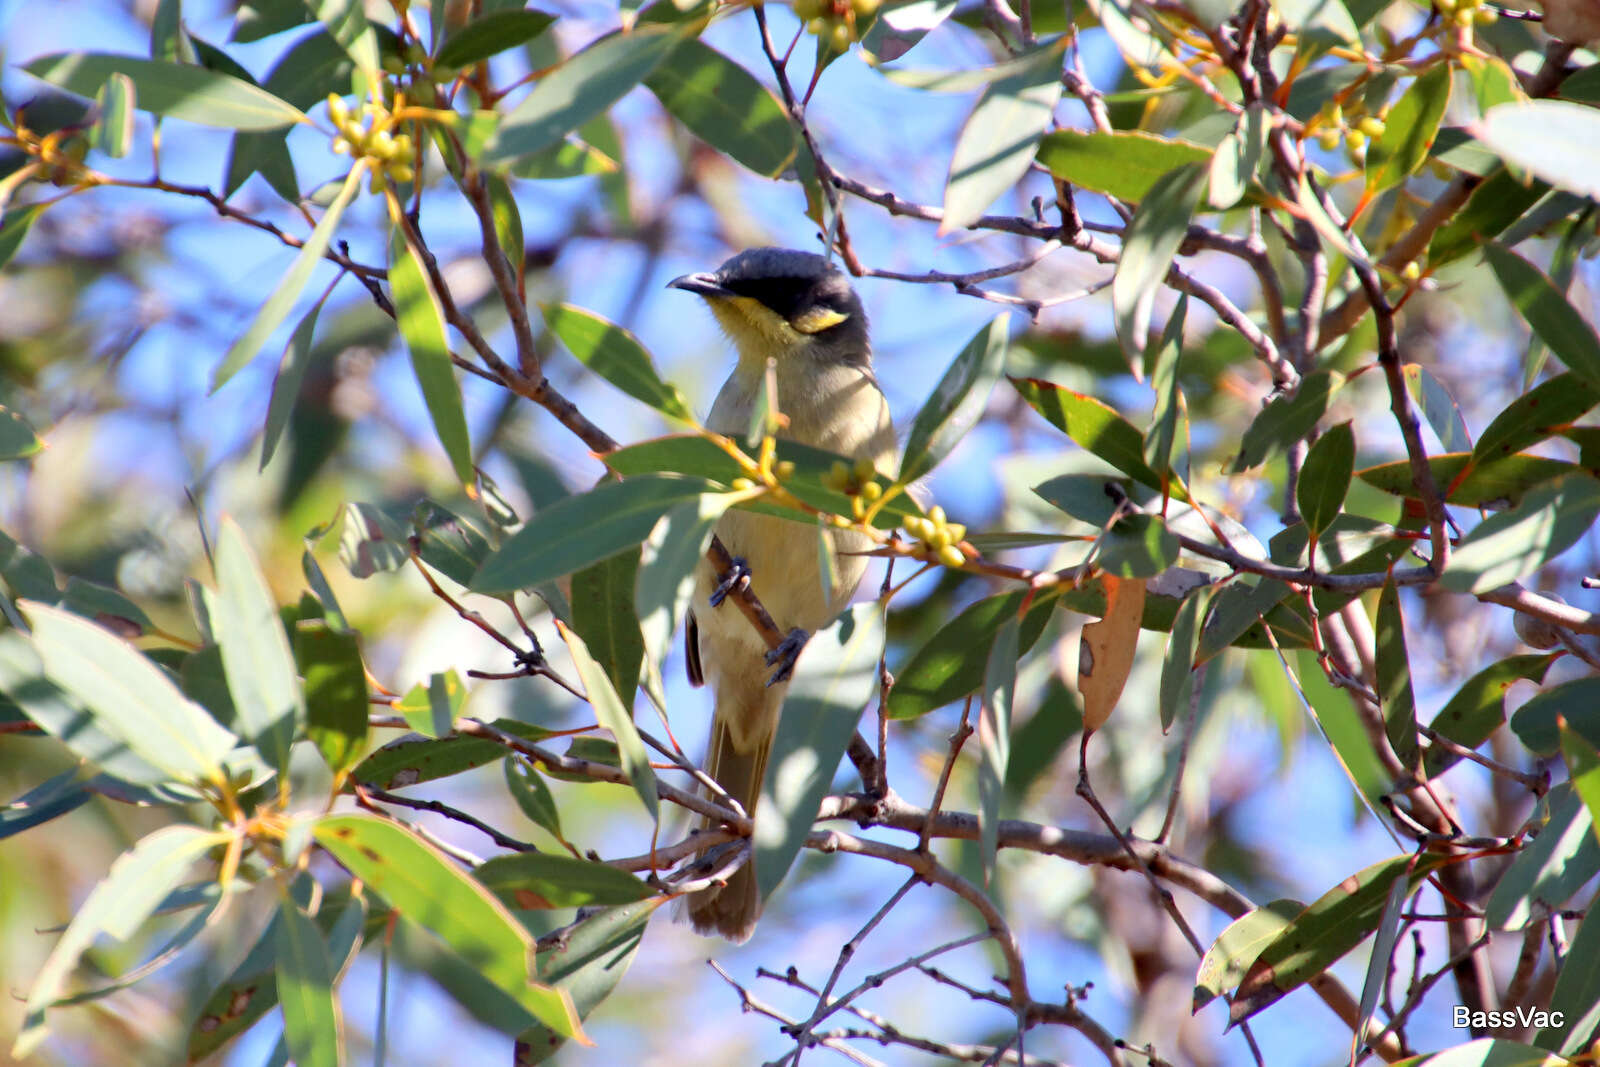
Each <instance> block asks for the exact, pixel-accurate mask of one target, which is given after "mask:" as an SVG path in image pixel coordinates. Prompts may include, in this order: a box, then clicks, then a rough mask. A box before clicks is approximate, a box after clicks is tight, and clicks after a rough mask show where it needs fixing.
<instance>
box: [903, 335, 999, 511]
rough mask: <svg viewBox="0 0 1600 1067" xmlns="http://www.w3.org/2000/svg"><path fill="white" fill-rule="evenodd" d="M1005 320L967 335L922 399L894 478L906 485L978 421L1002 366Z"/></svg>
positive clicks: (949, 448) (933, 462) (945, 454)
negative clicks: (949, 362) (959, 349)
mask: <svg viewBox="0 0 1600 1067" xmlns="http://www.w3.org/2000/svg"><path fill="white" fill-rule="evenodd" d="M1008 326H1009V316H1006V315H996V316H995V317H994V318H993V319H990V320H989V325H988V326H986V327H984V328H983V329H981V330H979V331H978V332H977V333H975V334H973V335H972V340H970V341H968V342H967V344H966V347H965V348H963V349H962V350H961V351H960V352H959V353H957V354H956V358H955V359H954V360H953V361H952V362H951V364H950V366H949V367H948V368H947V369H946V370H945V372H944V377H942V378H940V379H939V384H938V385H936V386H934V387H933V393H932V394H931V395H930V396H929V397H928V399H927V400H925V401H923V404H922V409H921V410H920V411H918V412H917V417H916V418H915V419H913V420H912V422H911V432H910V434H909V435H908V436H907V437H906V450H905V455H904V457H902V459H901V460H900V473H899V474H898V475H896V478H895V480H896V481H898V482H900V483H902V484H909V483H910V482H913V481H915V480H916V479H918V478H920V477H922V476H923V475H924V474H926V473H928V472H929V471H931V470H932V469H933V468H934V467H936V466H938V464H939V461H940V460H942V459H944V457H945V456H948V455H949V454H950V450H951V449H953V448H955V446H956V443H957V442H959V441H960V440H961V438H963V437H964V436H966V433H967V431H968V430H970V429H971V428H972V427H973V425H974V424H976V423H977V421H978V419H979V417H980V416H982V414H983V411H984V408H986V407H988V405H989V393H990V392H991V391H992V390H993V389H994V383H995V382H996V381H998V380H999V378H1000V372H1001V370H1003V369H1004V367H1005V362H1006V345H1007V341H1008V339H1009V333H1008V332H1007V327H1008Z"/></svg>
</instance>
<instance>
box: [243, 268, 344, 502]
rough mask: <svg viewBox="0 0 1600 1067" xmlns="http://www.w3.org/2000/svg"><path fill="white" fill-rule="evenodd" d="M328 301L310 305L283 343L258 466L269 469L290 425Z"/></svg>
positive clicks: (273, 380)
mask: <svg viewBox="0 0 1600 1067" xmlns="http://www.w3.org/2000/svg"><path fill="white" fill-rule="evenodd" d="M325 303H327V298H326V297H324V298H323V299H322V300H319V301H317V302H316V303H315V304H313V305H311V310H310V311H308V312H306V314H305V317H304V318H302V319H301V320H300V325H298V326H296V327H295V328H294V333H293V334H291V335H290V337H289V343H288V344H287V345H285V346H284V349H283V359H281V360H280V361H279V362H278V373H277V375H276V376H274V377H273V379H272V396H271V398H270V399H269V400H268V401H267V422H266V425H265V426H264V427H263V428H262V431H261V466H260V467H259V468H257V469H258V470H266V469H267V464H268V463H270V462H271V461H272V454H273V453H274V452H276V451H277V449H278V441H279V440H281V439H282V437H283V431H284V429H285V428H286V427H287V426H288V425H289V416H290V415H291V414H293V412H294V402H295V398H296V397H298V396H299V395H300V383H301V382H303V381H305V377H306V370H307V369H308V368H309V367H310V366H311V353H312V349H311V344H312V341H313V340H315V338H316V332H317V316H318V315H319V314H321V313H322V305H323V304H325Z"/></svg>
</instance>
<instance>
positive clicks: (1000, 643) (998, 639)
mask: <svg viewBox="0 0 1600 1067" xmlns="http://www.w3.org/2000/svg"><path fill="white" fill-rule="evenodd" d="M1019 640H1020V628H1019V626H1018V623H1017V617H1016V616H1015V615H1012V616H1010V617H1009V618H1007V619H1006V621H1005V622H1003V623H1001V624H1000V629H999V631H998V632H997V633H996V634H995V635H994V644H993V645H991V646H990V648H989V659H988V663H987V664H986V665H985V666H984V670H983V705H982V708H981V710H980V712H979V716H978V753H979V757H978V758H979V761H980V762H979V764H978V847H979V850H980V853H981V855H982V856H983V880H984V884H985V885H990V886H992V885H993V884H994V874H995V857H996V854H997V852H998V849H999V844H1000V801H1001V799H1002V798H1003V797H1004V795H1005V781H1006V769H1007V767H1008V766H1009V764H1010V762H1011V709H1012V704H1013V702H1014V701H1015V699H1016V689H1017V657H1018V656H1019V655H1021V653H1020V652H1019V650H1018V647H1017V646H1018V642H1019Z"/></svg>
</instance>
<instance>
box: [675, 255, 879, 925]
mask: <svg viewBox="0 0 1600 1067" xmlns="http://www.w3.org/2000/svg"><path fill="white" fill-rule="evenodd" d="M670 284H671V285H672V286H673V287H675V288H678V289H684V290H687V291H688V292H691V293H696V294H698V295H699V296H701V297H702V298H704V299H705V301H706V303H707V304H708V305H710V307H711V311H712V313H713V314H714V315H715V316H716V318H717V322H718V323H719V324H720V325H721V326H722V329H723V331H724V332H726V333H727V335H728V337H729V338H730V339H731V340H732V341H733V344H734V347H735V348H736V349H738V354H739V362H738V364H737V365H736V366H735V367H734V369H733V373H732V374H731V375H729V376H728V380H727V381H726V382H724V383H723V386H722V390H721V391H720V392H719V393H718V394H717V398H716V401H715V402H714V403H713V404H712V405H711V414H710V415H709V416H708V417H707V419H706V425H707V427H708V428H710V429H712V430H715V431H717V432H718V433H723V434H727V435H728V436H730V437H743V436H744V435H745V434H746V433H747V431H748V429H749V427H750V421H751V418H752V416H753V414H754V412H755V410H756V404H757V401H758V398H760V396H761V394H762V391H763V389H764V388H765V384H764V383H765V378H766V368H767V361H768V359H769V358H770V359H771V360H773V361H774V362H775V363H776V368H777V373H776V377H777V401H778V403H777V407H778V410H779V411H781V412H782V414H783V416H784V418H785V419H786V420H787V424H786V425H785V426H784V428H783V429H782V430H781V431H780V433H779V436H780V437H782V438H788V439H790V440H794V441H799V442H802V443H804V444H808V445H812V446H814V447H817V448H824V449H827V450H829V451H832V452H837V453H839V454H841V455H844V456H848V457H850V458H852V459H861V458H866V459H869V460H871V461H872V463H873V465H874V466H875V467H876V468H878V469H879V470H881V471H889V470H891V469H892V468H891V466H890V464H891V462H892V460H893V458H894V452H895V440H894V427H893V426H892V425H891V424H890V422H889V405H888V402H887V401H886V400H885V399H884V396H883V392H882V390H881V389H879V388H878V381H877V379H876V378H875V377H873V374H872V348H871V345H870V344H869V342H868V340H867V316H866V313H865V312H864V311H863V310H862V308H861V300H860V298H859V297H857V296H856V293H855V290H854V289H852V288H851V287H850V282H849V280H848V279H847V278H846V277H845V275H844V274H843V272H841V271H840V270H839V269H838V268H837V267H835V266H834V265H833V264H831V263H829V262H828V261H827V260H826V259H824V258H823V257H822V256H819V255H814V254H812V253H810V252H796V251H792V250H790V249H786V248H752V249H749V250H748V251H745V252H741V253H739V254H738V255H736V256H734V257H733V258H732V259H730V260H728V261H727V262H726V263H724V264H723V265H722V266H721V267H719V268H717V270H715V271H713V272H711V273H702V274H686V275H684V276H683V277H681V278H677V279H675V280H673V281H672V282H671V283H670ZM717 536H718V537H720V538H721V539H722V543H723V544H724V545H725V546H727V549H728V551H729V552H730V553H732V554H733V555H734V556H735V557H736V559H737V560H738V561H739V563H740V564H741V568H740V571H739V573H738V574H735V575H719V574H715V573H713V570H712V567H711V565H710V564H709V563H707V562H706V561H704V560H702V561H701V563H700V568H699V571H698V572H697V574H696V590H697V594H698V595H697V596H696V599H695V603H696V605H697V609H696V610H695V611H693V612H691V613H690V615H689V623H688V635H687V636H688V662H689V680H690V681H691V682H693V683H694V684H695V685H700V684H702V683H703V682H705V681H710V683H711V686H712V690H713V692H714V693H715V695H716V713H715V717H714V718H713V719H712V723H711V744H710V747H709V749H708V750H707V756H706V770H707V772H708V773H709V774H710V775H711V776H712V778H714V779H715V780H716V781H717V783H718V784H719V785H720V786H722V788H723V789H725V790H727V791H728V793H729V795H731V796H732V797H734V798H735V799H736V800H738V801H739V803H740V804H742V805H743V806H744V809H745V811H746V812H748V813H750V815H751V816H754V815H755V810H756V801H757V798H758V797H759V796H760V793H761V782H762V779H763V778H764V777H765V775H766V771H767V757H768V756H769V755H770V753H771V751H772V739H773V735H774V734H775V733H776V732H777V729H778V716H779V713H780V712H781V710H782V707H783V697H784V693H785V691H786V690H787V689H788V683H787V681H779V682H777V683H776V684H770V685H769V680H770V679H771V678H772V677H774V676H777V677H779V678H782V677H783V676H784V675H785V674H786V671H785V669H784V668H785V667H786V666H787V665H789V664H792V662H793V656H794V655H795V654H797V652H798V648H799V646H800V645H801V644H803V642H804V640H805V635H806V634H808V633H812V632H815V631H817V630H819V629H822V628H823V627H825V626H827V625H828V624H829V623H831V622H832V621H833V620H834V619H835V618H837V617H838V615H839V614H840V613H841V612H842V611H844V609H845V607H846V606H848V604H849V602H850V598H851V596H852V595H853V594H854V593H855V588H856V584H857V583H858V582H859V581H860V580H861V575H862V572H863V571H864V570H866V559H865V558H863V557H861V556H857V555H841V554H840V553H841V552H843V553H849V552H858V551H862V550H865V549H867V548H869V547H870V545H871V542H870V540H869V539H868V538H867V537H866V536H865V535H863V534H861V533H858V532H853V531H850V530H837V529H834V530H830V531H829V533H828V536H829V537H831V538H832V541H833V548H834V555H835V561H834V571H833V579H832V581H831V582H830V583H829V587H828V588H827V589H824V588H823V584H822V582H823V579H822V567H821V564H820V562H819V560H818V558H817V541H816V539H817V527H816V525H815V524H814V523H809V522H804V521H790V520H787V519H780V518H776V517H774V516H770V515H757V514H755V513H753V512H749V511H739V510H733V511H729V512H727V513H726V514H725V515H723V517H722V519H721V521H720V522H718V524H717ZM744 573H748V575H749V577H750V582H751V588H752V590H753V591H754V592H755V595H756V596H757V597H758V598H759V599H760V600H761V603H762V604H763V605H764V606H765V607H766V609H767V611H768V612H769V613H770V614H771V615H772V618H773V621H774V622H776V623H777V624H778V626H779V627H780V628H782V629H783V630H784V631H785V632H788V633H789V634H790V640H789V641H786V642H785V647H784V648H783V649H780V650H779V654H777V655H775V656H773V657H769V655H768V651H767V647H766V644H765V642H764V641H763V640H762V639H761V637H760V635H759V634H757V633H756V630H755V628H754V627H753V626H751V625H750V622H749V620H748V619H746V618H745V617H744V616H743V615H742V614H741V613H740V612H739V611H737V610H736V609H735V608H733V607H732V606H731V605H730V606H727V607H722V608H718V607H715V606H712V607H707V606H705V605H707V603H708V602H711V603H713V604H715V603H716V602H718V601H720V599H721V598H720V596H715V594H717V593H718V592H719V591H722V592H725V591H726V588H727V586H728V585H729V584H730V583H731V582H732V581H733V580H734V579H736V578H738V577H740V576H741V575H742V574H744ZM785 660H787V663H785V662H784V661H785ZM774 662H776V663H777V664H778V666H777V672H776V675H775V672H774V671H773V669H772V667H771V666H770V665H771V664H772V663H774ZM760 912H761V900H760V897H759V895H758V893H757V889H756V879H755V870H754V865H753V864H750V863H747V864H745V865H744V866H742V867H740V868H739V869H738V871H736V872H735V873H734V874H733V875H732V876H731V877H730V878H729V879H728V883H727V885H726V886H724V887H721V888H715V889H707V890H704V891H702V892H699V893H696V894H693V895H692V896H691V897H690V898H689V920H690V922H691V923H692V924H693V925H694V928H695V930H697V931H698V932H700V933H703V934H710V933H717V934H721V935H722V936H724V937H726V938H729V939H730V940H733V941H744V940H746V939H748V938H749V936H750V934H751V932H752V931H753V930H754V929H755V924H756V918H757V917H758V916H759V915H760Z"/></svg>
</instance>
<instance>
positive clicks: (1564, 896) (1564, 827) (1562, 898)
mask: <svg viewBox="0 0 1600 1067" xmlns="http://www.w3.org/2000/svg"><path fill="white" fill-rule="evenodd" d="M1549 799H1550V819H1549V821H1548V822H1546V823H1545V825H1544V829H1542V830H1540V831H1539V836H1538V837H1535V838H1534V839H1533V841H1532V842H1531V843H1530V844H1529V845H1528V846H1527V847H1526V848H1524V849H1523V850H1522V851H1521V852H1519V853H1517V855H1516V856H1515V857H1514V858H1513V859H1512V861H1511V865H1510V866H1509V867H1507V868H1506V870H1505V873H1504V874H1502V875H1501V876H1500V881H1499V882H1498V883H1496V885H1495V887H1494V892H1492V893H1490V894H1489V900H1488V902H1487V903H1486V904H1485V905H1484V907H1483V918H1484V921H1485V922H1486V923H1488V924H1489V926H1490V927H1491V928H1492V929H1495V930H1520V929H1522V927H1524V926H1526V925H1527V924H1528V923H1529V922H1531V921H1533V920H1535V919H1537V918H1540V917H1542V916H1544V915H1545V914H1547V913H1548V912H1549V911H1555V910H1559V909H1560V908H1561V907H1562V906H1563V905H1565V904H1566V902H1567V901H1568V900H1570V899H1571V898H1572V895H1573V894H1574V893H1576V892H1577V891H1578V890H1579V889H1582V888H1583V886H1584V883H1586V882H1588V881H1589V879H1591V878H1593V877H1594V876H1595V875H1596V874H1600V839H1597V838H1596V836H1595V824H1594V819H1593V817H1592V816H1591V815H1590V813H1589V808H1588V807H1587V806H1586V805H1585V804H1584V802H1583V799H1582V798H1581V797H1580V796H1579V795H1578V794H1577V793H1576V792H1575V791H1573V790H1572V789H1570V788H1564V787H1561V786H1558V787H1557V788H1556V789H1555V790H1554V791H1552V792H1551V794H1550V798H1549Z"/></svg>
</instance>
